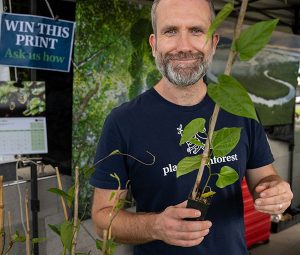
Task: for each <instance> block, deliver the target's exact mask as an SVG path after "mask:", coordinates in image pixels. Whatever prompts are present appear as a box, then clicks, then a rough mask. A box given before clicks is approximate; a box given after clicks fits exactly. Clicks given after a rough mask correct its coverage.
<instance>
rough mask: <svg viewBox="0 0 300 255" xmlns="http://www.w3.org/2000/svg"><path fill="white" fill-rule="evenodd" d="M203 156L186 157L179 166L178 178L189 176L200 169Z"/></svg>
mask: <svg viewBox="0 0 300 255" xmlns="http://www.w3.org/2000/svg"><path fill="white" fill-rule="evenodd" d="M201 158H202V156H201V155H197V156H192V157H185V158H183V159H182V160H180V161H179V163H178V164H177V170H176V177H180V176H181V175H185V174H188V173H190V172H192V171H194V170H196V169H199V167H200V163H201Z"/></svg>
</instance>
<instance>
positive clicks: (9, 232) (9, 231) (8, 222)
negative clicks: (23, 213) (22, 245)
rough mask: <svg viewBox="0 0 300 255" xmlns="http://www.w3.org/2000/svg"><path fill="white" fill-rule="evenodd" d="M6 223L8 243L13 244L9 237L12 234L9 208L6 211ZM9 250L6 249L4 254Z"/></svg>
mask: <svg viewBox="0 0 300 255" xmlns="http://www.w3.org/2000/svg"><path fill="white" fill-rule="evenodd" d="M7 225H8V243H9V244H12V245H13V241H12V238H11V236H12V229H11V217H10V210H8V212H7ZM12 245H11V246H12ZM9 250H10V249H7V252H6V253H5V254H9Z"/></svg>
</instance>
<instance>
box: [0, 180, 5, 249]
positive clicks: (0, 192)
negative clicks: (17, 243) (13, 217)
mask: <svg viewBox="0 0 300 255" xmlns="http://www.w3.org/2000/svg"><path fill="white" fill-rule="evenodd" d="M3 208H4V203H3V176H2V175H1V176H0V251H1V252H2V251H3V249H4V247H3V235H4V229H3Z"/></svg>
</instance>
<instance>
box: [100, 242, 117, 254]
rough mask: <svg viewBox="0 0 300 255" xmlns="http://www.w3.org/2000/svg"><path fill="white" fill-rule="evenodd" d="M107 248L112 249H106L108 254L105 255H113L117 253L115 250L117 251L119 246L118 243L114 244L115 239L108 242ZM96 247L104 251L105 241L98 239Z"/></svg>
mask: <svg viewBox="0 0 300 255" xmlns="http://www.w3.org/2000/svg"><path fill="white" fill-rule="evenodd" d="M106 246H107V247H110V249H106V252H105V254H103V255H112V254H114V252H115V250H116V248H117V246H118V245H117V243H115V242H114V240H113V239H109V240H107V242H106ZM96 247H97V249H98V250H102V248H103V241H102V240H99V239H97V240H96Z"/></svg>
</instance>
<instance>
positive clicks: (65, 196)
mask: <svg viewBox="0 0 300 255" xmlns="http://www.w3.org/2000/svg"><path fill="white" fill-rule="evenodd" d="M48 191H49V192H52V193H54V194H56V195H59V196H61V197H63V198H64V199H66V200H67V201H69V202H70V203H72V200H73V198H72V197H71V196H70V195H69V194H68V193H67V192H64V191H63V190H61V189H58V188H50V189H48Z"/></svg>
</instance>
